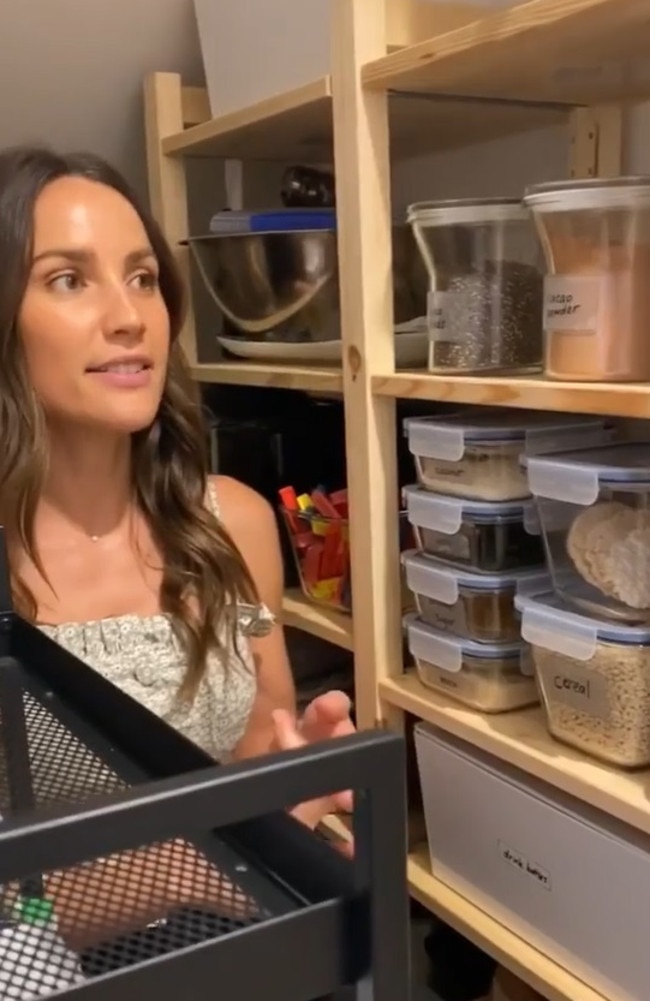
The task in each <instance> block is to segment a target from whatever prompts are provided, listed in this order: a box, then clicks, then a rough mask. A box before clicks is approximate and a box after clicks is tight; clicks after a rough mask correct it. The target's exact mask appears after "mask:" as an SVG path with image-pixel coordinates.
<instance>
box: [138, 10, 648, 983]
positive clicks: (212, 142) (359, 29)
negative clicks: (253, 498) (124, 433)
mask: <svg viewBox="0 0 650 1001" xmlns="http://www.w3.org/2000/svg"><path fill="white" fill-rule="evenodd" d="M384 4H387V5H389V7H390V13H391V17H393V18H394V16H395V15H396V14H397V15H399V17H398V21H399V20H400V18H401V22H400V23H402V25H408V24H413V23H415V21H414V20H413V18H412V17H411V5H410V0H332V8H333V25H332V38H333V39H334V43H333V50H332V65H331V74H330V75H329V76H327V77H323V78H321V79H319V80H316V81H314V82H313V83H311V84H308V85H307V86H305V87H300V88H297V89H295V90H293V91H291V92H289V93H285V94H279V95H275V96H271V97H269V98H268V99H267V100H265V101H262V102H260V103H258V104H256V105H255V106H253V107H250V108H245V109H242V110H240V111H238V112H235V113H232V114H229V115H225V116H222V117H221V118H218V119H215V120H211V119H210V117H209V111H208V106H207V98H206V95H205V93H204V92H202V91H200V90H197V89H196V88H193V89H192V88H183V87H182V85H181V81H180V79H179V78H178V77H177V76H174V75H170V74H154V75H153V76H151V77H150V78H149V79H148V81H147V83H146V86H145V99H146V120H147V144H148V155H149V173H150V189H151V200H152V205H153V208H154V211H155V213H156V215H157V217H158V219H159V220H160V222H161V223H162V225H163V227H164V229H165V231H166V233H167V236H168V238H169V239H170V241H171V242H172V243H173V244H174V245H176V244H177V242H178V241H179V240H180V239H182V238H183V237H185V236H186V235H187V232H186V230H187V198H186V189H185V179H184V160H185V159H186V158H187V157H193V156H210V157H217V158H233V157H236V158H251V157H252V158H257V159H262V160H266V159H268V160H273V159H278V160H285V161H286V160H291V159H298V158H299V159H300V160H301V161H303V162H305V161H307V160H311V161H312V162H318V161H323V160H325V161H327V160H333V161H334V164H335V168H336V173H337V205H338V234H339V280H340V293H341V310H342V316H343V340H344V351H343V364H342V370H341V371H337V370H335V369H327V368H323V367H318V368H309V367H306V366H293V365H278V366H271V365H262V364H259V363H247V362H232V361H229V362H224V363H219V364H202V363H201V362H200V361H199V360H198V358H197V354H196V340H195V337H194V330H193V321H192V316H191V313H190V317H189V319H188V323H187V325H186V328H185V330H184V333H183V338H184V345H185V348H186V352H187V355H188V359H189V361H190V364H191V366H192V371H193V373H194V377H195V378H196V379H197V380H199V381H202V382H222V383H229V384H232V385H241V386H281V387H284V388H293V389H300V390H306V391H312V392H342V393H343V398H344V403H345V412H346V435H347V446H348V489H349V492H350V500H351V507H352V511H353V521H352V533H351V546H352V589H353V593H354V595H355V596H356V597H355V609H356V612H355V618H354V632H353V631H352V621H351V620H350V619H349V618H347V617H345V616H341V615H338V614H336V613H333V612H329V611H325V610H323V609H320V608H318V607H316V606H314V605H311V604H309V603H308V602H307V601H306V600H305V598H304V597H303V596H302V594H301V593H299V592H290V593H288V594H287V595H286V596H285V600H284V606H283V616H284V621H285V623H286V624H287V625H290V626H293V627H297V628H301V629H305V630H306V631H308V632H310V633H313V634H314V635H316V636H319V637H321V638H323V639H326V640H328V641H329V642H332V643H335V644H337V645H339V646H342V647H345V648H346V649H349V650H353V652H354V658H355V686H356V705H357V715H358V719H359V721H360V724H361V725H362V726H365V727H372V726H385V725H395V726H397V727H399V726H401V725H402V722H403V719H404V716H405V715H406V714H408V715H409V716H415V717H416V718H418V719H421V720H427V721H429V722H431V723H433V724H435V725H436V726H438V727H440V728H441V729H442V730H446V731H448V732H450V733H452V734H455V735H456V736H459V737H461V738H463V739H464V740H466V741H468V742H469V743H471V744H473V745H475V746H477V747H480V748H482V749H484V750H486V751H488V752H490V753H491V754H493V755H495V756H496V757H497V758H500V759H502V760H504V761H507V762H509V763H510V764H511V765H514V766H516V767H517V768H519V769H521V770H522V771H524V772H527V773H529V774H530V775H533V776H535V777H537V778H539V779H542V780H545V781H546V782H547V783H549V784H550V785H552V786H555V787H556V788H558V789H561V790H563V791H565V792H568V793H570V794H572V795H573V796H575V797H578V798H579V799H581V800H583V801H584V802H586V803H589V804H591V805H592V806H595V807H598V808H599V809H600V810H603V811H605V812H607V813H609V814H611V815H612V816H614V817H616V818H618V819H620V820H622V821H625V822H627V823H628V824H630V825H632V826H634V827H635V828H637V829H638V830H640V831H642V832H644V833H646V834H649V833H650V775H649V773H648V772H645V773H640V774H632V775H630V774H626V773H622V772H619V771H617V770H615V769H611V768H607V767H605V766H602V765H599V764H598V763H596V762H594V761H592V760H591V759H588V758H587V757H585V756H583V755H581V754H579V753H577V752H574V751H570V750H568V749H566V748H564V747H562V746H561V745H559V744H558V743H556V742H555V741H553V740H552V739H551V738H550V736H549V735H548V733H547V731H546V728H545V726H544V722H543V718H542V715H541V712H540V711H539V710H529V711H525V712H516V713H512V714H509V715H505V716H503V717H489V718H488V717H484V716H482V715H480V714H477V713H473V712H470V711H468V710H464V709H462V708H461V707H459V706H457V705H455V704H452V703H451V702H448V701H446V700H445V699H443V698H436V697H435V696H433V695H432V693H430V692H427V691H426V690H425V689H424V688H423V687H422V686H421V685H420V683H419V681H418V679H417V677H415V676H414V675H413V674H412V673H410V672H408V671H407V672H406V673H405V672H404V665H403V663H402V656H403V648H402V633H401V603H400V597H399V596H400V591H401V589H400V572H399V553H398V542H397V533H396V531H395V525H396V521H397V516H398V511H397V504H398V500H397V493H398V492H397V490H396V489H395V486H396V477H397V463H396V449H395V401H396V399H398V398H410V399H417V400H431V401H438V402H439V401H444V402H451V403H462V404H476V405H490V406H495V405H496V406H504V407H525V408H533V409H538V410H563V411H572V412H583V413H594V414H604V415H611V416H620V417H626V418H644V419H650V385H641V384H633V385H619V386H609V385H604V384H602V385H594V384H586V383H585V384H583V383H557V382H551V381H549V380H546V379H544V378H543V377H541V376H539V377H531V378H502V377H491V376H488V377H484V378H475V377H451V376H449V377H439V376H433V375H430V374H428V373H427V372H423V371H421V372H411V371H400V372H396V371H395V356H394V335H393V323H392V315H391V295H390V278H389V276H390V274H391V213H390V163H391V159H395V158H396V157H401V156H408V155H411V154H413V153H424V152H432V151H442V150H446V149H452V148H457V147H462V146H466V145H471V144H473V143H476V142H479V141H481V140H483V139H488V138H494V137H497V136H501V135H505V134H509V133H517V132H524V131H526V130H528V129H532V128H537V127H539V126H541V125H546V124H550V123H560V122H566V123H568V124H569V130H568V131H567V149H569V142H568V140H569V138H572V141H573V143H572V146H571V153H570V161H571V168H572V172H573V173H574V174H575V175H576V176H588V175H590V174H591V175H596V174H598V173H616V172H617V165H618V164H619V163H620V146H619V147H617V143H620V135H619V132H620V130H619V129H618V127H617V125H616V121H617V119H616V116H617V114H618V112H617V110H616V107H615V106H614V105H613V104H612V102H616V101H620V100H622V99H634V98H640V97H643V96H647V95H648V94H650V80H649V79H648V77H647V74H646V73H644V71H643V68H642V66H641V64H640V57H642V56H644V55H645V53H646V52H647V38H648V31H649V29H650V3H649V2H648V0H529V2H527V3H523V4H519V5H517V6H514V7H511V8H506V9H500V10H498V11H496V12H492V13H489V12H488V13H486V12H485V8H472V6H471V3H470V4H467V3H464V2H463V3H442V4H436V3H431V4H427V5H426V22H427V24H428V25H429V28H428V29H427V31H428V33H425V34H424V35H423V34H422V32H420V34H419V35H418V36H417V37H412V36H409V39H407V40H406V41H407V42H408V44H406V43H401V44H397V45H396V44H394V42H391V44H389V37H388V33H387V32H388V28H387V24H388V20H389V19H388V18H387V17H385V13H386V10H385V8H384ZM421 6H422V5H420V7H421ZM420 14H421V11H420ZM420 14H419V15H418V17H419V16H420ZM391 23H393V22H391ZM418 23H420V22H418ZM422 23H423V22H422ZM436 24H438V25H439V27H438V28H436V27H435V25H436ZM391 37H392V36H391ZM603 102H607V110H606V111H605V109H603V108H600V107H596V105H601V104H602V103H603ZM618 120H619V121H620V115H619V119H618ZM607 123H609V125H608V124H607ZM612 123H614V124H613V126H612ZM608 130H609V131H608ZM612 137H613V138H612ZM432 194H434V195H435V196H441V197H444V192H435V193H432ZM177 252H178V257H179V261H180V263H181V266H182V267H183V268H184V269H186V270H187V269H188V267H189V263H188V259H187V254H186V251H185V250H183V249H182V248H178V251H177ZM327 826H329V827H330V828H332V827H333V828H336V829H338V830H339V831H341V830H342V831H343V832H344V833H345V827H341V824H340V822H338V821H337V820H336V819H334V820H331V821H330V822H329V823H328V825H327ZM434 868H435V866H434ZM408 878H409V883H410V886H411V891H412V893H413V895H414V897H416V898H417V899H418V900H419V901H421V902H422V903H423V904H425V905H426V906H427V907H429V908H430V909H431V910H432V911H433V912H435V913H436V914H438V915H440V916H441V917H442V918H443V919H444V920H446V921H448V922H449V923H450V924H451V925H453V926H455V927H456V928H457V929H459V930H460V931H461V932H463V933H464V934H465V935H467V936H468V937H469V938H470V939H472V940H473V941H474V942H476V943H477V944H479V945H480V946H481V947H483V948H484V949H485V950H486V951H488V952H489V953H491V954H492V955H493V956H495V957H496V958H497V959H498V960H499V961H500V962H502V963H503V964H504V965H506V966H507V967H509V968H510V969H511V970H513V971H514V972H515V973H516V974H518V975H519V976H520V977H522V978H523V979H524V980H526V981H527V982H528V983H529V984H531V985H532V986H533V987H534V988H536V989H537V990H539V991H540V992H541V993H542V994H543V995H544V996H545V997H547V998H548V999H549V1001H619V999H618V998H604V997H602V996H601V995H599V994H598V993H597V992H595V991H594V990H593V989H591V988H589V987H588V986H587V985H585V984H584V983H582V982H581V981H580V980H579V979H577V978H576V977H575V976H574V974H573V973H572V972H571V970H570V969H567V966H570V964H568V963H567V962H566V961H564V962H562V961H560V959H559V958H557V957H555V958H554V957H553V956H551V955H548V954H547V953H546V952H545V950H543V949H542V948H540V947H538V946H537V945H536V944H535V943H534V942H531V941H530V940H529V938H528V937H527V936H526V934H525V933H524V932H523V931H522V930H521V929H518V928H517V927H516V926H515V925H514V924H512V923H510V922H508V921H506V920H504V919H503V918H499V916H498V915H495V914H491V913H487V912H486V909H485V908H484V907H482V906H481V904H480V902H478V901H475V900H472V899H469V898H468V897H466V896H463V895H460V894H459V893H457V892H455V891H454V890H452V889H450V888H449V887H448V886H446V885H445V884H444V883H443V882H441V881H440V880H439V879H437V878H436V877H435V875H434V874H432V873H431V869H430V863H429V856H428V851H427V849H426V846H423V845H420V846H418V847H416V848H415V849H414V850H413V851H412V852H411V854H410V855H409V858H408Z"/></svg>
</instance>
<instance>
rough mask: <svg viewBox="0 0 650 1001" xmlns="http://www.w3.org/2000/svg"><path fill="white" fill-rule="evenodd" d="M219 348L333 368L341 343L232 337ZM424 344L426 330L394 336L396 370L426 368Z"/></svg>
mask: <svg viewBox="0 0 650 1001" xmlns="http://www.w3.org/2000/svg"><path fill="white" fill-rule="evenodd" d="M217 340H218V342H219V344H220V345H221V346H222V347H223V348H226V349H227V350H228V351H230V352H232V354H234V355H237V356H238V357H239V358H247V359H248V360H249V361H271V362H304V363H305V364H308V365H309V364H311V365H314V364H323V365H335V364H336V363H337V362H338V363H340V361H341V341H320V342H316V343H313V342H311V343H303V344H285V343H277V344H272V343H269V342H261V341H243V340H239V338H236V337H218V338H217ZM427 353H428V341H427V333H426V330H417V331H413V332H410V333H403V334H397V335H396V336H395V364H396V366H397V368H418V367H420V366H423V365H426V363H427Z"/></svg>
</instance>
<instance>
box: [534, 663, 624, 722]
mask: <svg viewBox="0 0 650 1001" xmlns="http://www.w3.org/2000/svg"><path fill="white" fill-rule="evenodd" d="M546 687H547V688H548V691H547V695H548V698H549V699H551V700H552V701H553V702H562V703H563V704H564V705H567V706H570V707H571V708H572V709H577V710H578V711H579V712H583V713H587V714H588V715H589V716H596V717H598V718H599V719H606V718H607V717H608V716H609V700H608V698H607V682H606V681H605V679H604V678H603V677H602V675H600V674H596V672H595V671H592V670H590V669H589V668H588V667H581V666H580V664H571V666H570V667H569V668H567V670H564V671H563V670H562V669H561V668H560V667H559V666H558V667H557V668H556V670H555V672H554V673H553V674H552V675H550V676H549V677H548V678H547V680H546Z"/></svg>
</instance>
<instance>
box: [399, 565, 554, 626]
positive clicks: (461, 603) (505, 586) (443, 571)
mask: <svg viewBox="0 0 650 1001" xmlns="http://www.w3.org/2000/svg"><path fill="white" fill-rule="evenodd" d="M402 564H403V566H404V574H405V578H406V585H407V587H408V588H409V589H410V591H411V593H412V594H413V597H414V599H415V606H416V608H417V610H418V612H419V615H420V618H421V619H422V621H423V622H424V623H425V624H426V625H429V626H432V627H433V628H434V629H438V630H439V631H440V632H444V633H451V634H452V635H454V636H461V637H465V638H466V639H470V640H475V641H476V642H477V643H517V642H519V640H520V637H521V629H520V624H519V616H518V614H517V612H516V610H515V603H514V602H515V595H516V594H517V593H518V592H519V590H522V589H523V590H525V591H526V592H529V591H530V590H531V589H534V587H535V584H537V589H538V590H539V587H540V586H543V583H542V584H540V581H542V582H546V584H547V586H548V576H547V575H546V573H545V572H544V568H540V569H537V570H512V571H506V572H505V573H499V574H484V573H476V572H472V571H471V570H464V569H461V568H460V567H455V566H452V565H451V564H449V563H444V562H442V561H441V560H433V559H431V558H430V557H428V556H423V555H422V554H421V553H418V552H416V551H412V552H406V553H403V554H402Z"/></svg>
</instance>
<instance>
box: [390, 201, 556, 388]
mask: <svg viewBox="0 0 650 1001" xmlns="http://www.w3.org/2000/svg"><path fill="white" fill-rule="evenodd" d="M407 221H408V222H409V223H410V224H411V226H412V227H413V232H414V235H415V239H416V241H417V244H418V246H419V248H420V251H421V253H422V257H423V259H424V263H425V265H426V268H427V271H428V273H429V285H430V292H429V298H428V311H427V318H428V330H429V369H430V371H432V372H441V373H449V374H453V373H470V372H476V373H479V374H480V373H482V372H490V373H494V372H505V373H509V372H512V373H517V372H518V373H524V372H534V371H538V370H540V369H541V367H542V315H541V311H542V270H543V264H542V256H541V251H540V247H539V242H538V240H537V236H536V234H535V228H534V226H533V224H532V220H531V217H530V213H529V211H528V209H527V208H526V207H525V206H524V205H522V202H521V199H512V198H484V199H478V200H477V199H473V200H469V199H467V200H457V201H437V202H419V203H416V204H414V205H411V206H409V209H408V212H407Z"/></svg>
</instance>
